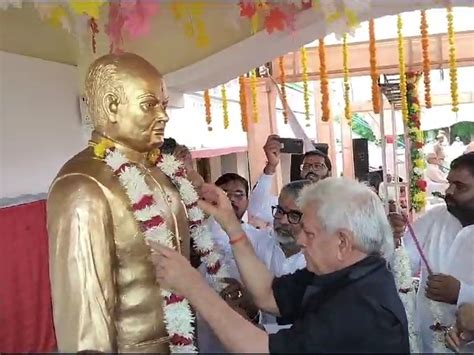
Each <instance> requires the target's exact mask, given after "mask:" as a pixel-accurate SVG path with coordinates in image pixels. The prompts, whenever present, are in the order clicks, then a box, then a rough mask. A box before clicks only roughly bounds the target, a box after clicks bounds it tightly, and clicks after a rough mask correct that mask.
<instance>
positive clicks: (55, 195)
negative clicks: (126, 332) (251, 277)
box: [48, 175, 117, 352]
mask: <svg viewBox="0 0 474 355" xmlns="http://www.w3.org/2000/svg"><path fill="white" fill-rule="evenodd" d="M48 234H49V253H50V255H49V258H50V276H51V290H52V299H53V314H54V324H55V330H56V338H57V342H58V350H59V351H61V352H77V351H102V352H115V351H117V349H116V339H115V338H116V334H115V326H114V307H115V302H116V291H115V280H114V267H115V265H114V257H113V255H114V238H113V222H112V217H111V213H110V208H109V204H108V202H107V199H106V197H105V195H104V193H103V192H102V190H101V188H100V187H99V185H98V183H97V182H96V181H94V180H93V179H91V178H90V177H87V176H84V175H70V176H66V177H63V178H62V179H60V180H58V181H56V183H55V184H54V185H53V186H52V188H51V190H50V193H49V196H48Z"/></svg>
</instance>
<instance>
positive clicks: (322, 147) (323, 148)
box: [313, 143, 329, 155]
mask: <svg viewBox="0 0 474 355" xmlns="http://www.w3.org/2000/svg"><path fill="white" fill-rule="evenodd" d="M313 145H314V148H315V149H317V150H319V151H321V152H323V153H324V154H326V155H328V154H329V144H327V143H313Z"/></svg>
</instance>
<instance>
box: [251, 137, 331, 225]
mask: <svg viewBox="0 0 474 355" xmlns="http://www.w3.org/2000/svg"><path fill="white" fill-rule="evenodd" d="M279 138H280V137H279V136H277V135H271V136H269V137H268V139H267V142H266V143H265V146H264V147H263V150H264V152H265V156H266V158H267V164H266V166H265V168H264V169H263V174H262V176H261V177H260V179H259V180H258V182H257V184H256V186H255V188H254V190H253V191H252V195H251V197H250V201H249V206H248V214H249V215H250V216H252V217H256V218H258V219H260V220H262V221H263V222H265V223H270V224H271V223H272V221H273V215H272V214H271V206H274V205H275V204H276V203H277V202H276V200H277V197H276V196H275V195H273V194H272V192H271V190H272V185H273V175H275V172H276V169H277V167H278V164H280V155H281V143H280V141H279ZM300 169H301V170H300V171H301V175H300V176H301V179H303V180H310V181H311V182H318V181H320V180H323V179H326V178H328V177H330V176H331V170H332V164H331V159H329V157H328V156H327V155H326V154H324V153H323V152H321V151H320V150H317V149H315V150H311V151H309V152H306V153H305V155H304V157H303V163H302V164H301V167H300Z"/></svg>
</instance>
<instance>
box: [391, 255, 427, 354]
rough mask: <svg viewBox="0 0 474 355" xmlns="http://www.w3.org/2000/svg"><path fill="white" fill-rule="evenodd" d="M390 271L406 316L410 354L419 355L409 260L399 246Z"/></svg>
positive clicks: (414, 293)
mask: <svg viewBox="0 0 474 355" xmlns="http://www.w3.org/2000/svg"><path fill="white" fill-rule="evenodd" d="M392 271H393V275H394V277H395V284H396V285H397V289H398V293H399V295H400V299H401V301H402V303H403V306H404V307H405V312H406V315H407V321H408V335H409V340H410V352H411V353H412V354H414V353H419V352H420V346H419V337H418V332H417V331H416V327H415V322H414V320H415V300H416V292H415V288H414V286H413V278H412V277H411V268H410V259H409V257H408V254H407V252H406V250H405V248H404V247H403V246H399V247H398V248H396V249H395V252H394V255H393V265H392Z"/></svg>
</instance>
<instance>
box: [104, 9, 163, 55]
mask: <svg viewBox="0 0 474 355" xmlns="http://www.w3.org/2000/svg"><path fill="white" fill-rule="evenodd" d="M158 9H159V3H158V2H157V1H147V0H134V1H126V0H115V1H110V2H109V19H108V23H107V24H106V25H105V33H107V35H108V36H109V41H110V52H111V53H120V52H122V51H123V50H122V45H123V38H124V35H128V37H129V38H130V39H136V38H139V37H143V36H145V35H147V34H148V33H149V32H150V28H151V18H152V17H153V16H154V15H155V14H156V13H157V12H158Z"/></svg>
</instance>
